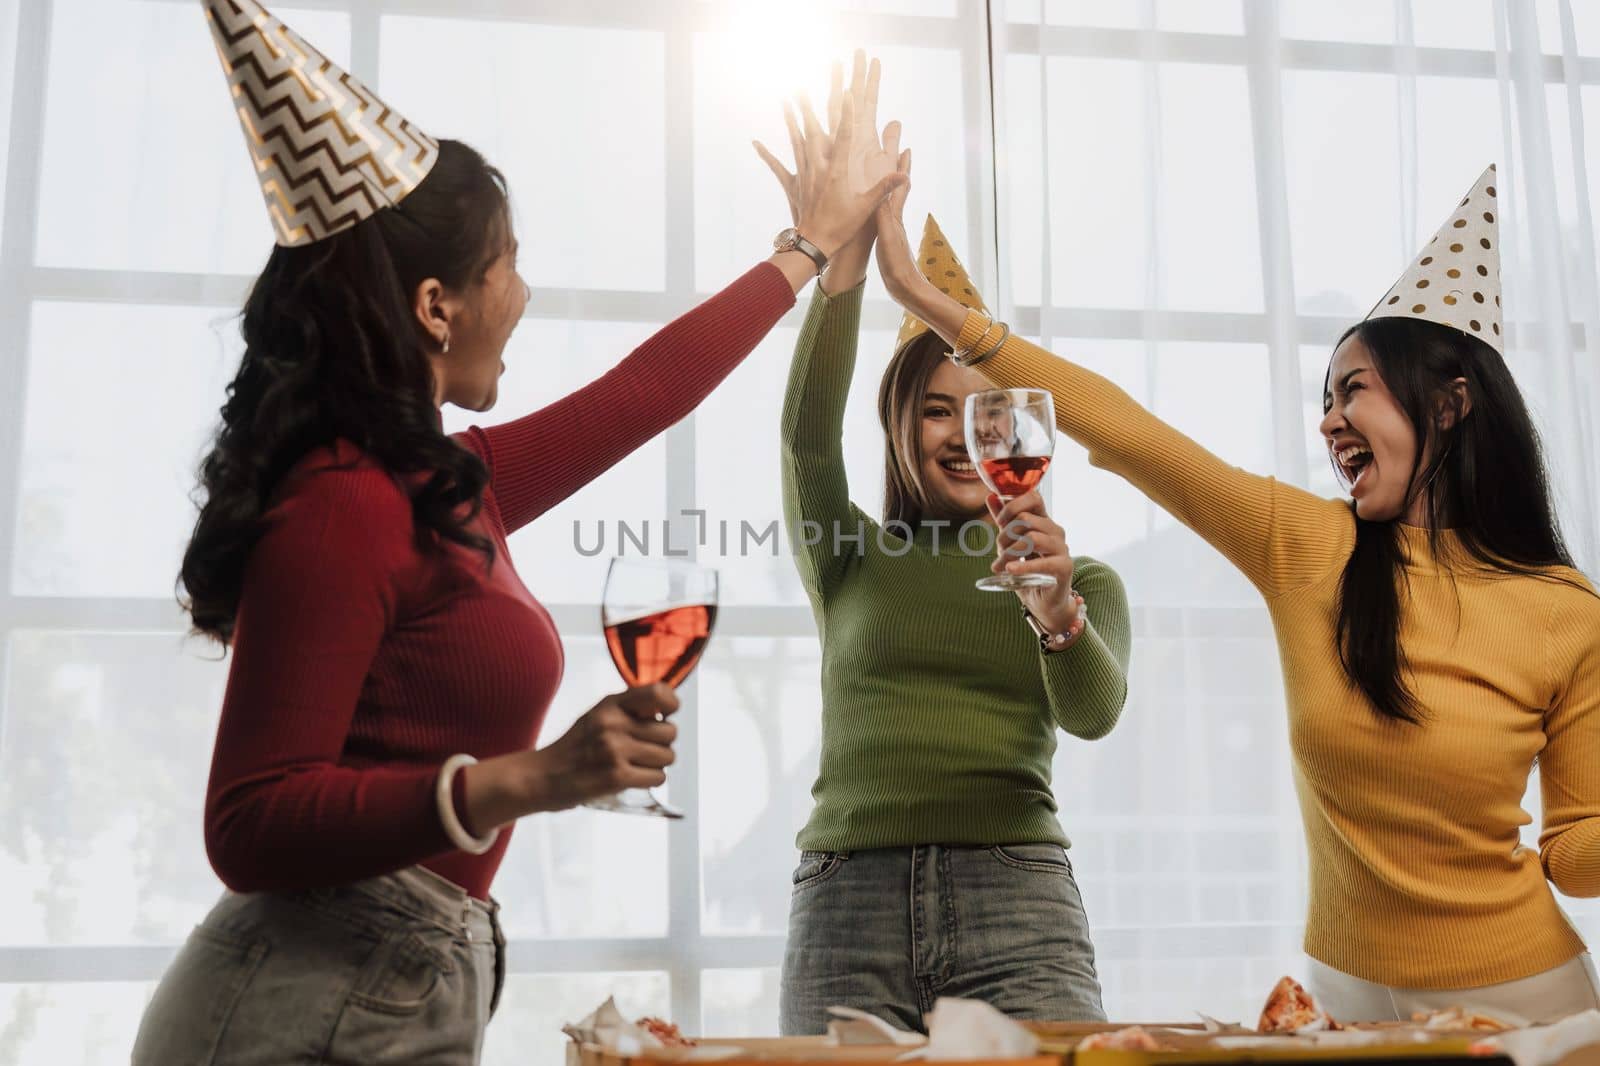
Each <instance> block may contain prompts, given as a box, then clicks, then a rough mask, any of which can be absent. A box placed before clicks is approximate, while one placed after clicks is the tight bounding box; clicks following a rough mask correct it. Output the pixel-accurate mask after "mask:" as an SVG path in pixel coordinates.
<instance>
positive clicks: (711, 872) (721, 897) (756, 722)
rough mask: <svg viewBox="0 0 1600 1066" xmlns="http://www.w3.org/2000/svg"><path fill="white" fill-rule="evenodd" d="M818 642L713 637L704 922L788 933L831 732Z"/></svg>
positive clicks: (704, 717) (705, 757) (703, 704)
mask: <svg viewBox="0 0 1600 1066" xmlns="http://www.w3.org/2000/svg"><path fill="white" fill-rule="evenodd" d="M820 670H821V650H820V647H819V646H818V644H817V641H816V640H815V639H814V638H765V637H740V638H725V639H723V640H720V641H713V643H712V646H711V648H710V650H708V651H707V653H706V658H705V662H704V664H703V665H702V666H701V667H700V700H699V707H698V709H697V710H698V714H699V715H700V721H699V725H700V753H699V754H700V765H701V768H702V769H701V774H700V808H701V810H700V811H699V812H697V815H696V817H698V818H699V819H700V823H701V828H700V833H701V844H700V847H701V862H702V866H701V869H702V884H703V888H704V891H703V896H704V899H705V908H704V916H703V919H702V921H703V926H704V929H705V931H706V932H708V933H713V934H717V933H771V934H779V935H781V934H782V933H783V932H784V930H785V929H786V928H787V923H788V916H789V886H790V880H791V877H790V875H791V873H792V871H793V870H794V864H795V861H796V859H797V858H798V854H797V853H796V851H795V849H794V838H795V834H796V833H797V832H798V831H799V830H800V827H801V826H802V825H804V824H805V822H806V819H808V818H809V817H810V816H811V806H812V804H811V785H812V782H813V781H814V780H815V779H816V775H817V755H818V751H819V743H820V739H821V735H822V698H821V693H820V688H819V685H820Z"/></svg>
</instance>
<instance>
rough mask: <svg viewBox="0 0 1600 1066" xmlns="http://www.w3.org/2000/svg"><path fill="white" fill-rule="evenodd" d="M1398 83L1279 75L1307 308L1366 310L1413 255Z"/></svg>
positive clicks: (1293, 226)
mask: <svg viewBox="0 0 1600 1066" xmlns="http://www.w3.org/2000/svg"><path fill="white" fill-rule="evenodd" d="M1385 2H1387V0H1385ZM1395 81H1396V79H1395V77H1394V76H1393V75H1391V74H1344V73H1330V72H1326V71H1308V70H1294V71H1285V72H1284V76H1283V90H1284V106H1283V117H1284V133H1283V136H1284V155H1285V157H1286V160H1287V166H1288V184H1289V225H1290V235H1291V238H1292V240H1293V244H1294V285H1295V299H1296V301H1297V302H1298V304H1299V306H1300V310H1301V311H1302V312H1303V313H1306V314H1324V315H1343V316H1347V317H1350V318H1352V319H1353V318H1358V317H1360V316H1361V315H1364V314H1366V312H1367V310H1368V309H1369V308H1371V307H1372V305H1373V304H1374V303H1376V302H1377V301H1378V299H1379V298H1380V297H1381V296H1383V294H1384V291H1385V290H1387V289H1388V287H1389V285H1390V284H1391V283H1392V282H1393V281H1394V279H1395V278H1396V277H1397V276H1398V275H1399V273H1400V271H1401V269H1403V268H1404V266H1405V264H1406V258H1405V257H1406V256H1408V255H1410V254H1411V249H1410V248H1408V247H1406V245H1408V244H1410V243H1412V242H1410V241H1406V240H1403V239H1402V238H1403V237H1404V236H1405V235H1404V234H1403V233H1402V227H1401V224H1400V196H1399V193H1398V191H1397V190H1398V189H1399V188H1400V163H1399V157H1398V150H1397V148H1396V142H1397V138H1398V135H1397V133H1396V118H1395V116H1396V99H1395ZM1353 146H1359V148H1358V149H1357V148H1353ZM1476 176H1477V175H1476V173H1474V174H1473V175H1472V176H1471V177H1468V178H1467V181H1468V182H1471V180H1472V178H1473V177H1476ZM1458 195H1459V194H1458ZM1430 232H1431V231H1430Z"/></svg>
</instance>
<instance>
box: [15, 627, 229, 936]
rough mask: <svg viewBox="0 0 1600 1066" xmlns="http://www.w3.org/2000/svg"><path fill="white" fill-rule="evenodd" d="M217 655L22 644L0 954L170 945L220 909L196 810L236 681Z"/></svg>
mask: <svg viewBox="0 0 1600 1066" xmlns="http://www.w3.org/2000/svg"><path fill="white" fill-rule="evenodd" d="M210 654H211V653H210V651H209V649H207V648H206V647H204V646H201V645H199V643H198V642H191V643H189V644H188V645H185V643H184V642H183V641H182V639H181V638H180V637H179V636H178V635H177V634H165V633H163V634H137V635H135V634H128V633H57V632H44V631H36V630H19V631H17V632H14V633H13V634H12V636H11V639H10V640H9V641H8V642H7V646H6V658H5V679H6V684H5V690H4V695H5V699H4V703H3V704H0V714H3V715H4V718H3V720H0V738H3V740H0V808H3V809H4V810H6V811H9V812H10V814H9V816H8V817H7V819H6V825H5V829H4V830H3V832H0V901H3V905H0V943H4V944H23V945H27V944H135V943H153V944H163V943H175V942H177V941H179V940H181V939H182V938H183V936H184V934H186V933H187V932H188V929H189V927H190V926H191V925H192V924H193V923H194V922H195V921H197V920H198V919H199V918H200V916H201V915H202V914H204V913H205V911H206V909H207V908H208V907H209V906H210V905H211V904H212V903H214V902H215V901H216V899H217V896H218V895H219V894H220V891H221V886H220V885H218V883H217V880H216V878H215V877H214V876H213V875H212V873H211V869H210V867H209V866H208V865H207V863H206V858H205V845H204V839H203V837H202V811H203V809H204V803H205V788H206V774H207V769H208V765H209V761H210V754H211V742H212V738H213V736H214V734H215V731H216V720H217V712H218V709H219V708H220V707H221V705H222V689H223V685H224V682H225V680H226V671H227V667H226V664H225V663H223V662H222V661H221V660H219V659H214V658H207V657H203V656H209V655H210Z"/></svg>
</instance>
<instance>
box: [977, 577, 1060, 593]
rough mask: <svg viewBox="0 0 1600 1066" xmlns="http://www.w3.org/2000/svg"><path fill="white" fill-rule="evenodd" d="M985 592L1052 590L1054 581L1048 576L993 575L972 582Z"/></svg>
mask: <svg viewBox="0 0 1600 1066" xmlns="http://www.w3.org/2000/svg"><path fill="white" fill-rule="evenodd" d="M973 584H975V585H977V586H978V587H979V588H980V589H982V590H983V591H985V592H1016V591H1017V590H1018V589H1047V588H1053V587H1054V586H1055V584H1056V579H1055V578H1053V577H1051V576H1050V575H1049V574H995V575H994V576H993V577H981V578H979V579H978V580H977V581H975V582H973Z"/></svg>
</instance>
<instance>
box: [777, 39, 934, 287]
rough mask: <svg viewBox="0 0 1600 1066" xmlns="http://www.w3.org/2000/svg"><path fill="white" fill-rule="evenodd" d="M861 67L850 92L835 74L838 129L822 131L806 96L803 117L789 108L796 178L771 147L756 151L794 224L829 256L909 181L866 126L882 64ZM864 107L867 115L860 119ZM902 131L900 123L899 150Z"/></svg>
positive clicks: (832, 106)
mask: <svg viewBox="0 0 1600 1066" xmlns="http://www.w3.org/2000/svg"><path fill="white" fill-rule="evenodd" d="M856 67H857V76H856V77H854V78H853V79H852V83H851V86H850V90H849V91H848V92H847V91H844V89H843V86H842V72H840V71H837V70H836V72H835V75H834V89H833V91H831V92H830V94H829V111H830V115H829V118H830V126H831V129H824V128H823V125H822V123H821V121H820V120H819V119H818V118H817V116H816V113H815V111H814V110H813V109H812V107H811V103H810V101H809V100H808V99H806V98H804V97H802V98H801V100H800V116H799V118H798V119H797V118H796V116H795V114H794V112H793V111H792V110H790V109H785V112H784V121H785V124H786V125H787V127H788V129H789V143H790V148H791V150H792V151H793V153H794V160H795V170H794V172H793V173H792V174H791V173H790V172H789V171H788V169H787V168H785V167H784V166H783V164H782V163H781V162H779V161H778V159H777V157H776V156H774V155H773V153H772V152H771V151H769V150H768V149H767V148H766V146H765V145H762V144H760V143H759V142H757V143H756V151H757V153H758V154H759V155H760V156H761V158H762V160H763V161H764V162H765V163H766V164H767V166H768V168H770V169H771V170H772V172H773V175H774V177H776V178H777V179H778V182H779V184H780V185H782V186H783V189H784V193H785V195H786V196H787V198H788V200H789V204H790V213H791V216H792V217H793V219H794V221H795V225H796V226H797V228H798V229H799V230H800V232H801V234H802V235H803V236H804V237H805V238H806V239H807V240H809V241H811V243H813V244H815V245H816V246H817V247H819V248H821V249H822V251H823V253H824V254H826V255H828V256H829V257H832V256H833V255H834V254H835V253H837V252H838V251H839V250H840V249H841V248H843V247H844V246H845V245H846V244H847V243H848V242H849V241H850V240H851V239H852V238H854V237H855V236H856V235H857V233H859V232H860V230H861V229H862V227H863V225H865V224H866V222H867V221H868V219H869V218H871V217H872V213H873V211H874V210H876V208H877V206H878V204H879V203H880V202H882V201H883V199H884V198H885V197H887V196H888V195H889V193H890V192H892V191H893V190H894V189H895V188H897V187H898V186H899V185H901V184H903V183H904V182H905V180H906V178H905V176H904V175H902V174H900V173H899V172H898V171H897V170H895V169H893V168H892V167H891V166H890V165H887V164H885V163H884V162H883V161H882V158H881V157H883V156H884V154H885V153H884V148H883V145H882V143H880V141H879V139H878V136H877V133H876V131H875V130H873V129H872V127H871V126H870V125H866V124H864V121H865V122H870V121H872V120H874V119H875V117H876V112H877V81H876V76H875V75H876V72H877V69H878V67H877V64H876V63H873V64H871V65H870V66H868V64H867V63H866V59H865V56H864V55H859V54H858V56H857V59H856ZM858 108H859V110H861V111H862V112H865V115H864V116H858V114H857V111H858ZM835 110H836V111H837V117H835V116H834V114H833V112H834V111H835ZM898 131H899V127H898V125H896V126H895V133H894V136H895V139H896V144H898V137H899V132H898ZM888 158H890V159H892V158H893V156H889V157H888Z"/></svg>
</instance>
